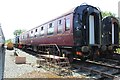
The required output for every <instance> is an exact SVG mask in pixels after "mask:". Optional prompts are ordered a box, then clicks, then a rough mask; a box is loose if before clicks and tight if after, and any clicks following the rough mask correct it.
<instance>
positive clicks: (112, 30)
mask: <svg viewBox="0 0 120 80" xmlns="http://www.w3.org/2000/svg"><path fill="white" fill-rule="evenodd" d="M114 27H115V26H114V24H112V44H114Z"/></svg>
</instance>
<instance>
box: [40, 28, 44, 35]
mask: <svg viewBox="0 0 120 80" xmlns="http://www.w3.org/2000/svg"><path fill="white" fill-rule="evenodd" d="M40 30H41V31H40V36H43V35H44V27H43V26H42V27H41V29H40Z"/></svg>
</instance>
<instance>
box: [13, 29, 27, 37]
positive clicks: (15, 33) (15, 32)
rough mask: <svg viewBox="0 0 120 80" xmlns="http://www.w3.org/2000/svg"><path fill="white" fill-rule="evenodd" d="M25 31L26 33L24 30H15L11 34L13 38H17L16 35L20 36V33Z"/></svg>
mask: <svg viewBox="0 0 120 80" xmlns="http://www.w3.org/2000/svg"><path fill="white" fill-rule="evenodd" d="M25 31H26V30H21V29H18V30H15V31H14V32H13V34H14V36H17V35H20V34H22V33H23V32H25Z"/></svg>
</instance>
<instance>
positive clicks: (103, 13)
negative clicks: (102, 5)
mask: <svg viewBox="0 0 120 80" xmlns="http://www.w3.org/2000/svg"><path fill="white" fill-rule="evenodd" d="M101 13H102V17H106V16H116V14H115V13H111V12H107V11H104V12H103V11H102V12H101Z"/></svg>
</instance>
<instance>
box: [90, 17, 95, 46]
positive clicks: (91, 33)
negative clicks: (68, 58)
mask: <svg viewBox="0 0 120 80" xmlns="http://www.w3.org/2000/svg"><path fill="white" fill-rule="evenodd" d="M94 29H95V28H94V16H93V15H89V44H95V34H94Z"/></svg>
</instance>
